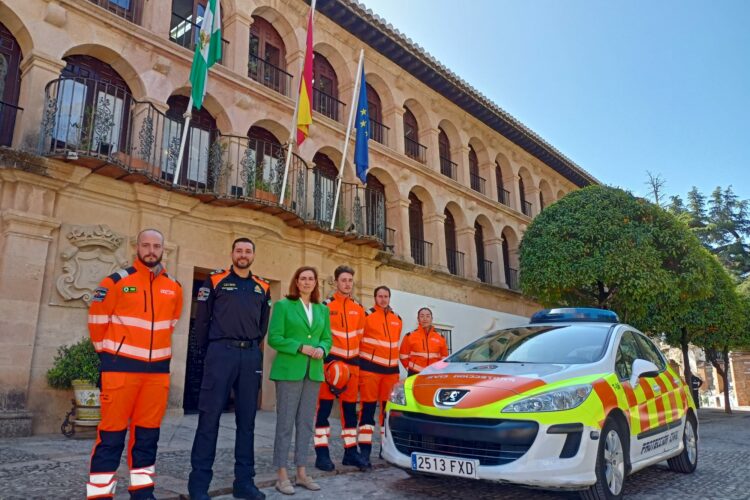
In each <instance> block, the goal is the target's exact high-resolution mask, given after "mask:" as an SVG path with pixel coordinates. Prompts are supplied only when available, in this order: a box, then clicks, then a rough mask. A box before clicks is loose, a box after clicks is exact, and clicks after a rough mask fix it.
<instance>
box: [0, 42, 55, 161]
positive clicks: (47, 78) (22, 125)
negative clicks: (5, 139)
mask: <svg viewBox="0 0 750 500" xmlns="http://www.w3.org/2000/svg"><path fill="white" fill-rule="evenodd" d="M64 67H65V62H64V61H62V60H61V59H56V58H54V57H51V56H48V55H46V54H42V53H39V52H32V53H31V54H30V55H29V56H28V57H25V58H24V60H23V62H22V63H21V68H20V70H21V88H20V93H19V97H18V104H19V106H21V107H22V108H23V112H21V113H19V114H18V115H17V119H16V127H15V130H14V133H13V147H14V148H18V149H24V150H27V151H37V148H38V147H39V131H40V130H41V126H42V120H43V118H44V106H45V99H44V87H45V86H46V85H47V83H49V82H51V81H52V80H54V79H56V78H59V77H60V72H61V71H62V69H63V68H64Z"/></svg>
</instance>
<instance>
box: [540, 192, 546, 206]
mask: <svg viewBox="0 0 750 500" xmlns="http://www.w3.org/2000/svg"><path fill="white" fill-rule="evenodd" d="M544 206H545V205H544V193H543V192H542V191H539V210H540V211H541V210H544Z"/></svg>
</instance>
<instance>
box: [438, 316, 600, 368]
mask: <svg viewBox="0 0 750 500" xmlns="http://www.w3.org/2000/svg"><path fill="white" fill-rule="evenodd" d="M609 327H610V325H605V324H602V325H591V324H586V325H577V324H574V325H559V326H558V325H555V326H550V325H529V326H526V327H521V328H509V329H507V330H499V331H496V332H493V333H490V334H489V335H486V336H484V337H482V338H481V339H479V340H477V341H475V342H472V343H471V344H469V345H467V346H466V347H464V348H463V349H461V350H460V351H458V352H457V353H455V354H453V355H452V356H450V357H449V358H448V359H447V360H446V361H448V362H452V363H502V362H505V363H552V364H586V363H593V362H594V361H598V360H599V359H601V357H602V356H603V355H604V351H605V347H606V341H607V333H608V332H609Z"/></svg>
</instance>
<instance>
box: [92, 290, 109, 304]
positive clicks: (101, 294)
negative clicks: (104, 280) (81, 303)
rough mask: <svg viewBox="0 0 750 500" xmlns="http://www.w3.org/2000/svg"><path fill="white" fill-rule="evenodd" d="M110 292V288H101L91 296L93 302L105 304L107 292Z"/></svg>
mask: <svg viewBox="0 0 750 500" xmlns="http://www.w3.org/2000/svg"><path fill="white" fill-rule="evenodd" d="M108 291H109V289H108V288H104V287H103V286H100V287H99V288H97V289H96V290H94V294H93V295H92V296H91V302H103V301H104V299H105V298H106V297H107V292H108Z"/></svg>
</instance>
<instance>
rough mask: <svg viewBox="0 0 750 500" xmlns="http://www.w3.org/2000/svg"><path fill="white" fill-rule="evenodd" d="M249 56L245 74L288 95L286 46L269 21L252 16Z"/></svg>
mask: <svg viewBox="0 0 750 500" xmlns="http://www.w3.org/2000/svg"><path fill="white" fill-rule="evenodd" d="M249 53H250V54H249V55H250V58H249V60H248V65H247V76H249V77H250V78H252V79H253V80H255V81H258V82H260V83H262V84H263V85H265V86H266V87H269V88H272V89H274V90H275V91H276V92H279V93H281V94H284V95H288V93H287V92H288V90H289V77H290V75H289V74H288V73H287V72H286V71H285V70H286V48H285V47H284V40H283V39H282V38H281V35H279V32H278V31H276V29H275V28H274V27H273V25H272V24H271V23H269V22H268V21H266V20H265V19H263V18H262V17H259V16H253V24H252V25H251V26H250V49H249Z"/></svg>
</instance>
